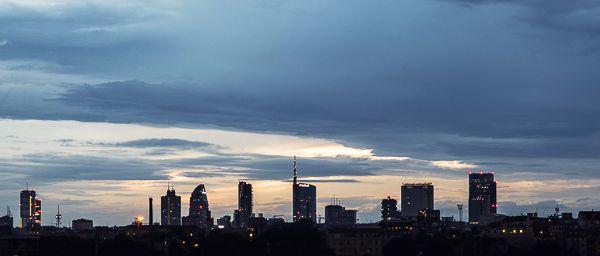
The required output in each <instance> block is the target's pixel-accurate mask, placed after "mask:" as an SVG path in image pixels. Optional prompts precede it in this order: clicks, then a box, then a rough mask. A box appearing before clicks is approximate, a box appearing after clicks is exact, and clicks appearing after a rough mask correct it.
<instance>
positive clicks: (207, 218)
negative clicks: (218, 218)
mask: <svg viewBox="0 0 600 256" xmlns="http://www.w3.org/2000/svg"><path fill="white" fill-rule="evenodd" d="M184 225H185V226H199V227H204V228H206V227H212V217H211V213H210V209H209V207H208V197H207V196H206V188H205V187H204V184H198V186H196V188H195V189H194V191H193V192H192V195H191V196H190V211H189V215H188V216H187V217H184Z"/></svg>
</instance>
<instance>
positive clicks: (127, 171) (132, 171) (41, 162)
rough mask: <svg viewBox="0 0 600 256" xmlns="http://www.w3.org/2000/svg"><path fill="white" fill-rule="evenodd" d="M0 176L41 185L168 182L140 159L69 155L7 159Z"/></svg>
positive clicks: (41, 155) (32, 155) (37, 155)
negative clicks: (17, 176) (15, 176)
mask: <svg viewBox="0 0 600 256" xmlns="http://www.w3.org/2000/svg"><path fill="white" fill-rule="evenodd" d="M3 162H4V164H3V165H2V166H1V167H0V173H6V174H10V173H18V174H20V175H25V176H28V177H29V179H31V180H32V181H35V182H39V183H48V182H50V183H54V182H58V181H68V180H164V179H166V178H167V177H166V176H164V175H160V174H156V173H155V172H157V171H159V170H161V169H160V168H159V167H158V166H153V165H151V164H149V163H147V162H144V161H141V160H136V159H122V158H107V157H98V156H84V155H68V154H28V155H24V156H21V157H16V158H12V159H4V161H3Z"/></svg>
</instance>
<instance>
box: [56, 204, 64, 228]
mask: <svg viewBox="0 0 600 256" xmlns="http://www.w3.org/2000/svg"><path fill="white" fill-rule="evenodd" d="M54 217H55V218H56V227H57V228H60V226H61V225H62V222H61V220H62V214H60V205H58V211H57V212H56V216H54Z"/></svg>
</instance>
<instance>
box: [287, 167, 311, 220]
mask: <svg viewBox="0 0 600 256" xmlns="http://www.w3.org/2000/svg"><path fill="white" fill-rule="evenodd" d="M292 216H293V219H294V222H296V221H298V220H301V219H311V220H312V221H317V187H315V186H314V185H310V184H306V183H298V172H297V170H296V157H295V156H294V180H293V184H292Z"/></svg>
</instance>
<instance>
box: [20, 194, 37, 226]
mask: <svg viewBox="0 0 600 256" xmlns="http://www.w3.org/2000/svg"><path fill="white" fill-rule="evenodd" d="M20 216H21V225H20V226H21V228H23V229H27V230H29V229H31V228H35V227H40V226H41V225H42V200H40V199H38V198H36V193H35V191H34V190H29V188H27V189H26V190H22V191H21V194H20Z"/></svg>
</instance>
